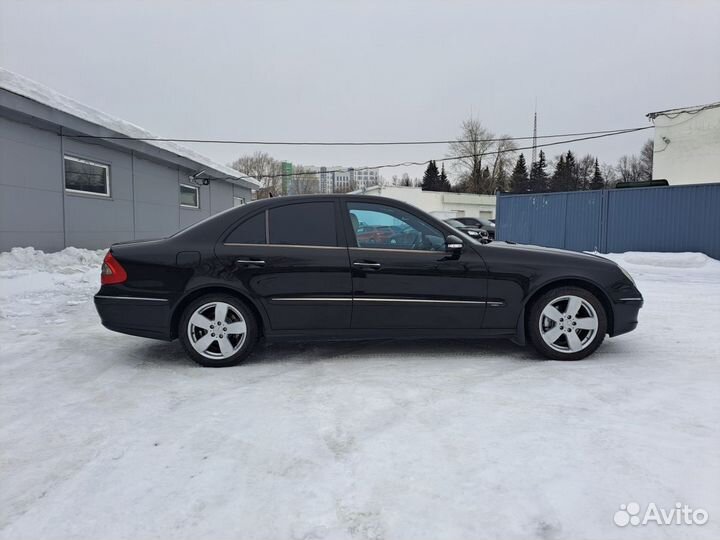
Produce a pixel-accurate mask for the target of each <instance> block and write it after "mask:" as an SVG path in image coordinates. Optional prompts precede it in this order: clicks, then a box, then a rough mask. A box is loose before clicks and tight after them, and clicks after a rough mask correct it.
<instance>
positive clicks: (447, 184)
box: [438, 163, 452, 191]
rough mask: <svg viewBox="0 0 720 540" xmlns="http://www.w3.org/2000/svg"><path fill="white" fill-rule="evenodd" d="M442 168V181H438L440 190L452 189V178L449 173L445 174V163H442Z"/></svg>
mask: <svg viewBox="0 0 720 540" xmlns="http://www.w3.org/2000/svg"><path fill="white" fill-rule="evenodd" d="M441 167H442V168H441V169H440V181H439V182H438V188H439V189H438V191H452V186H451V185H450V180H448V177H447V174H445V163H443V164H442V166H441Z"/></svg>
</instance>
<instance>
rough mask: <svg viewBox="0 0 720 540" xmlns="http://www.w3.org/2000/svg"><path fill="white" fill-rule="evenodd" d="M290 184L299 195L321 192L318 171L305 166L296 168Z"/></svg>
mask: <svg viewBox="0 0 720 540" xmlns="http://www.w3.org/2000/svg"><path fill="white" fill-rule="evenodd" d="M289 183H290V184H291V185H293V191H294V193H296V194H298V195H306V194H308V193H318V192H319V191H320V179H319V178H318V174H317V171H315V170H314V169H311V168H309V167H305V166H303V165H296V166H295V169H294V170H293V176H292V177H291V178H290V182H289Z"/></svg>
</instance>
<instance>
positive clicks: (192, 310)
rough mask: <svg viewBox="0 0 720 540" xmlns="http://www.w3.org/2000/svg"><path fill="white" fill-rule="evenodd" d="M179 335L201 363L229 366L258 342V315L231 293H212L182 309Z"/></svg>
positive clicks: (236, 362)
mask: <svg viewBox="0 0 720 540" xmlns="http://www.w3.org/2000/svg"><path fill="white" fill-rule="evenodd" d="M178 336H179V337H180V342H181V343H182V345H183V347H184V348H185V351H186V352H187V353H188V355H189V356H190V357H191V358H192V359H193V360H195V362H197V363H198V364H200V365H202V366H206V367H227V366H234V365H237V364H239V363H241V362H242V361H243V360H245V358H246V357H247V356H248V355H249V354H250V352H251V351H252V349H253V347H254V346H255V342H256V341H257V336H258V328H257V322H256V321H255V316H254V314H253V313H252V311H251V310H250V309H248V307H247V306H246V305H245V304H244V303H243V302H241V301H240V300H238V299H237V298H235V297H234V296H231V295H226V294H210V295H206V296H202V297H200V298H198V299H196V300H194V301H193V302H191V303H190V304H189V305H188V306H187V307H186V308H185V311H184V312H183V315H182V317H181V319H180V327H179V328H178Z"/></svg>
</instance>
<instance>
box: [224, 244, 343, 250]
mask: <svg viewBox="0 0 720 540" xmlns="http://www.w3.org/2000/svg"><path fill="white" fill-rule="evenodd" d="M223 246H241V247H254V248H266V247H283V248H305V249H347V248H346V247H345V246H306V245H301V244H241V243H237V242H225V243H223Z"/></svg>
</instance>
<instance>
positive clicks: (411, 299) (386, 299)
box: [353, 297, 487, 305]
mask: <svg viewBox="0 0 720 540" xmlns="http://www.w3.org/2000/svg"><path fill="white" fill-rule="evenodd" d="M353 300H354V301H355V302H407V303H414V304H484V305H486V304H487V302H486V301H484V300H424V299H420V298H357V297H355V298H353Z"/></svg>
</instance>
